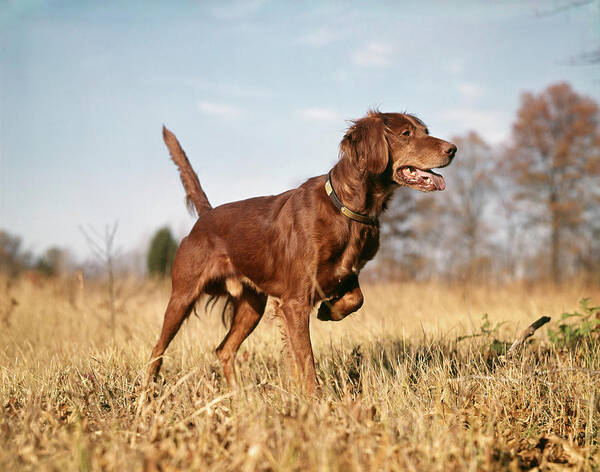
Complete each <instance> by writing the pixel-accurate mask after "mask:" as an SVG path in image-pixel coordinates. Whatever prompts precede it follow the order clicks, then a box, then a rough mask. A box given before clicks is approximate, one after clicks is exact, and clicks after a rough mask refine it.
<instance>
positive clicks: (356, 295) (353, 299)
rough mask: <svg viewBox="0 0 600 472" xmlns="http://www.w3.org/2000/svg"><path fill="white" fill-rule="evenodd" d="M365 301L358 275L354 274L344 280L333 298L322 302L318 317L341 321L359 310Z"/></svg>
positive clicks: (324, 319)
mask: <svg viewBox="0 0 600 472" xmlns="http://www.w3.org/2000/svg"><path fill="white" fill-rule="evenodd" d="M363 301H364V298H363V294H362V291H361V289H360V286H359V285H358V276H357V275H356V274H354V275H352V276H350V277H348V278H347V279H346V280H344V282H343V283H342V284H341V285H340V287H339V288H338V290H337V293H336V295H335V296H334V297H333V298H331V299H329V300H324V301H323V302H322V303H321V306H319V311H318V312H317V318H318V319H320V320H321V321H340V320H342V319H344V318H345V317H346V316H348V315H349V314H350V313H354V312H355V311H356V310H358V309H359V308H360V307H361V306H362V304H363Z"/></svg>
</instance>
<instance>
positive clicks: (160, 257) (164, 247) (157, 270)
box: [147, 226, 177, 277]
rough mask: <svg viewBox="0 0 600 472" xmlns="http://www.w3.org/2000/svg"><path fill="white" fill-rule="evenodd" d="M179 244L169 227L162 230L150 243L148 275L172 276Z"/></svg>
mask: <svg viewBox="0 0 600 472" xmlns="http://www.w3.org/2000/svg"><path fill="white" fill-rule="evenodd" d="M176 251H177V243H176V242H175V239H174V238H173V235H172V234H171V230H170V229H169V228H168V227H166V226H165V227H164V228H160V229H159V230H158V231H157V232H156V234H155V235H154V237H153V238H152V242H151V243H150V249H149V250H148V258H147V261H148V273H149V274H150V275H158V276H160V277H164V276H166V275H170V274H171V267H172V266H173V260H174V259H175V252H176Z"/></svg>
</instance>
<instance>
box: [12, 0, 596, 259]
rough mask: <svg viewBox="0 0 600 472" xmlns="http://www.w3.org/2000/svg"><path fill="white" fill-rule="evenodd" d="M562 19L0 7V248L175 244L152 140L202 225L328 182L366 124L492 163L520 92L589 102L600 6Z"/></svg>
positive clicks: (157, 5) (387, 7)
mask: <svg viewBox="0 0 600 472" xmlns="http://www.w3.org/2000/svg"><path fill="white" fill-rule="evenodd" d="M566 3H568V0H565V1H547V2H531V1H502V2H476V1H454V2H441V1H440V2H437V1H414V2H412V1H402V2H400V1H382V2H375V1H374V2H364V1H362V2H325V1H319V2H301V1H298V2H292V1H285V2H284V1H276V0H271V1H261V0H247V1H233V2H231V1H220V2H213V3H211V2H202V1H174V2H166V1H164V2H158V1H143V2H142V1H139V2H134V1H97V2H91V1H43V0H21V1H8V2H6V1H3V0H0V45H1V47H0V158H1V164H0V228H2V229H5V230H8V231H9V232H11V233H13V234H18V235H20V236H21V237H22V238H23V240H24V243H25V245H26V246H27V247H28V248H30V249H32V250H33V251H34V252H37V253H40V252H42V251H43V250H45V249H46V248H47V247H49V246H51V245H58V246H61V247H65V248H68V249H70V250H71V251H73V253H74V254H75V255H76V256H77V257H79V258H83V257H86V256H87V255H88V249H87V246H86V243H85V240H84V238H83V236H82V234H81V232H80V231H79V229H78V227H79V226H80V225H93V226H95V227H97V228H103V227H104V225H106V224H111V223H113V222H114V221H116V220H118V221H119V230H118V233H117V237H116V240H117V244H118V245H119V246H120V247H121V248H122V250H123V251H128V250H143V249H144V247H145V245H146V244H147V241H148V238H149V237H150V235H151V234H152V232H153V231H154V230H155V229H156V228H158V227H159V226H161V225H164V224H168V225H170V226H171V227H172V229H173V230H174V231H175V233H176V234H177V235H178V236H179V237H181V236H183V235H185V234H186V233H187V231H189V229H190V228H191V226H192V224H193V219H192V218H191V217H190V216H189V215H188V214H187V212H186V209H185V205H184V202H183V196H184V192H183V189H182V187H181V184H180V182H179V179H178V175H177V172H176V170H175V167H174V166H173V164H172V163H171V162H170V160H169V159H168V154H167V151H166V149H165V147H164V144H163V143H162V139H161V132H160V130H161V126H162V124H163V123H165V124H166V125H167V126H168V127H169V128H170V129H171V130H172V131H173V132H175V134H176V135H177V136H178V138H179V139H180V141H181V143H182V145H183V147H184V149H185V150H186V152H187V154H188V156H189V158H190V160H191V161H192V164H193V165H194V167H195V169H196V171H197V172H198V174H199V177H200V181H201V183H202V185H203V187H204V188H205V191H206V193H207V195H208V196H209V198H210V200H211V202H212V203H213V205H216V204H220V203H224V202H227V201H233V200H239V199H243V198H247V197H251V196H256V195H263V194H274V193H279V192H281V191H284V190H286V189H288V188H290V187H292V186H296V185H298V184H299V183H301V182H302V181H303V180H305V179H306V178H308V177H310V176H312V175H317V174H321V173H325V172H326V171H327V170H328V169H329V168H330V167H331V165H332V164H333V163H334V162H335V160H336V158H337V146H338V143H339V140H340V139H341V137H342V135H343V132H344V129H345V127H346V126H347V123H346V122H345V120H347V119H350V118H357V117H360V116H362V115H363V114H364V113H365V111H366V110H367V109H368V108H369V107H372V106H379V107H380V108H381V109H382V110H383V111H409V112H412V113H415V114H417V115H419V116H420V117H421V118H422V119H423V120H424V121H425V122H426V123H427V124H428V126H429V129H430V130H431V132H432V134H434V135H437V136H440V137H446V138H449V137H451V136H453V135H457V134H462V133H465V132H467V131H468V130H471V129H473V130H475V131H477V132H478V133H480V134H481V135H482V136H483V137H484V138H485V139H487V140H488V141H489V142H490V143H492V144H500V143H502V142H503V141H504V140H505V139H507V137H508V136H509V134H510V126H511V122H512V120H513V117H514V114H515V111H516V109H517V108H518V105H519V97H520V94H521V93H522V92H523V91H525V90H530V91H540V90H542V89H543V88H544V87H546V86H547V85H548V84H550V83H553V82H556V81H568V82H570V83H571V84H572V86H573V87H574V88H575V89H576V90H577V91H578V92H580V93H583V94H586V95H588V96H591V97H593V98H594V99H596V100H598V101H600V85H599V84H600V68H599V66H598V65H572V64H570V59H572V58H573V57H574V56H577V55H578V54H581V53H585V52H588V51H591V50H593V49H596V48H597V47H598V45H599V44H600V1H593V2H590V3H588V4H585V5H583V6H580V7H576V8H571V9H568V10H564V11H558V12H555V13H553V14H550V13H549V12H550V11H553V10H555V9H558V10H560V9H561V6H562V5H565V4H566ZM457 158H460V154H459V155H458V157H457ZM448 185H449V186H451V185H452V182H448Z"/></svg>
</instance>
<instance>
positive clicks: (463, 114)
mask: <svg viewBox="0 0 600 472" xmlns="http://www.w3.org/2000/svg"><path fill="white" fill-rule="evenodd" d="M440 116H441V118H443V119H445V120H447V121H452V126H451V128H452V129H454V130H457V131H458V132H461V133H464V132H467V131H470V130H477V132H478V133H479V134H480V135H481V136H483V138H484V139H486V140H487V141H488V142H489V143H491V144H498V143H499V142H501V141H503V140H505V139H506V138H507V137H508V134H509V128H510V119H509V118H508V117H507V116H506V115H505V114H504V113H502V112H500V111H497V110H484V109H480V108H451V109H448V110H444V111H442V112H441V113H440Z"/></svg>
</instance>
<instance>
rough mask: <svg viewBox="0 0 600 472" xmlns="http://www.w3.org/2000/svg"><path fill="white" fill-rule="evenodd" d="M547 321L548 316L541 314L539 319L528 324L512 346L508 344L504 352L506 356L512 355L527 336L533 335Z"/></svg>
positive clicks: (548, 319)
mask: <svg viewBox="0 0 600 472" xmlns="http://www.w3.org/2000/svg"><path fill="white" fill-rule="evenodd" d="M548 321H550V317H549V316H542V317H541V318H540V319H538V320H537V321H535V322H533V323H532V324H530V325H529V326H528V327H527V329H526V330H525V331H523V332H522V333H521V335H520V336H519V337H518V338H517V339H515V342H514V343H512V346H510V348H509V349H508V351H507V352H506V357H507V358H508V357H510V356H512V355H513V354H514V353H515V352H516V351H517V350H518V349H519V347H520V346H522V345H523V344H524V343H525V341H526V340H527V339H528V338H529V337H531V336H533V334H534V333H535V332H536V330H537V329H539V328H541V327H542V326H544V325H545V324H546V323H548Z"/></svg>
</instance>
